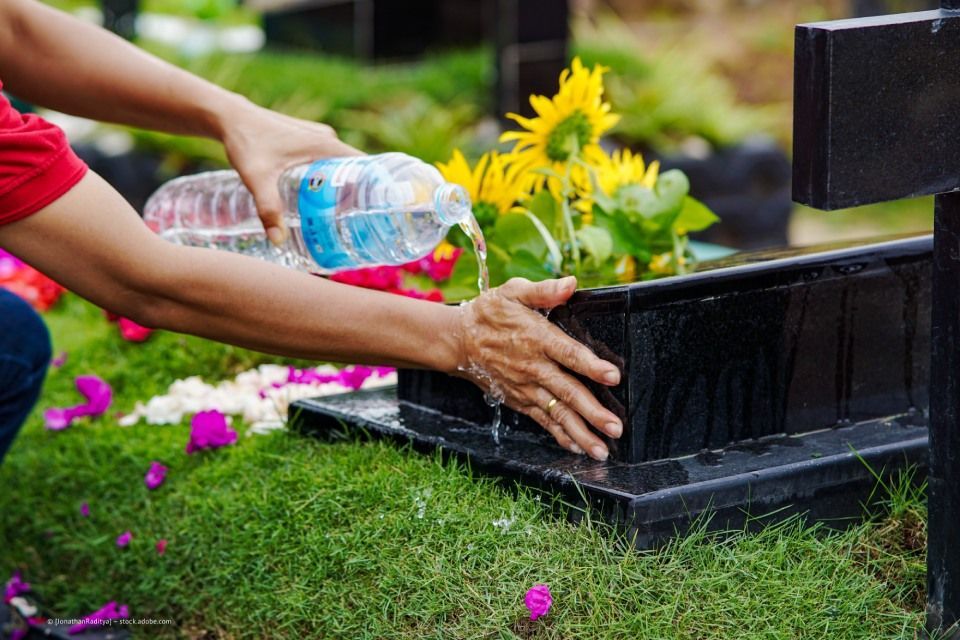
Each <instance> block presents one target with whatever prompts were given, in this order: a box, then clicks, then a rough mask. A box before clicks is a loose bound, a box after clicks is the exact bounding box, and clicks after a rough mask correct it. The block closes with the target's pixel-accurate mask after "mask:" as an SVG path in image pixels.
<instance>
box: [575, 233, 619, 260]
mask: <svg viewBox="0 0 960 640" xmlns="http://www.w3.org/2000/svg"><path fill="white" fill-rule="evenodd" d="M577 241H578V242H579V243H580V248H581V249H582V250H583V251H584V252H585V253H587V254H589V255H590V257H591V258H592V259H593V264H594V265H601V264H603V263H604V262H606V261H607V258H609V257H610V255H611V254H612V253H613V237H612V236H611V234H610V232H609V231H607V230H606V229H603V228H601V227H595V226H593V225H588V226H585V227H581V228H580V229H579V230H578V231H577Z"/></svg>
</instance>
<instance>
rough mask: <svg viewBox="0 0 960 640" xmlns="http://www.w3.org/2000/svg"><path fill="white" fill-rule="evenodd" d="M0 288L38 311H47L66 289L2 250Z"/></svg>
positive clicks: (0, 253) (0, 257) (0, 256)
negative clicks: (18, 297)
mask: <svg viewBox="0 0 960 640" xmlns="http://www.w3.org/2000/svg"><path fill="white" fill-rule="evenodd" d="M0 289H7V290H8V291H10V292H11V293H13V294H14V295H17V296H20V297H21V298H23V299H24V300H26V301H27V302H28V303H29V304H30V305H31V306H33V308H34V309H36V310H37V311H46V310H47V309H49V308H50V307H52V306H53V305H54V303H56V301H57V299H58V298H60V295H61V294H62V293H63V292H64V291H66V289H64V288H63V287H61V286H60V285H59V284H57V283H56V282H54V281H53V280H51V279H50V278H48V277H47V276H45V275H43V274H42V273H40V272H39V271H37V270H36V269H34V268H33V267H31V266H30V265H28V264H26V263H24V262H23V261H21V260H20V259H18V258H16V257H15V256H13V255H11V254H9V253H7V252H6V251H3V250H0Z"/></svg>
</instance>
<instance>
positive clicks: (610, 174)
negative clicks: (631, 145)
mask: <svg viewBox="0 0 960 640" xmlns="http://www.w3.org/2000/svg"><path fill="white" fill-rule="evenodd" d="M659 175H660V163H659V162H657V161H654V162H651V163H650V166H649V167H647V165H646V163H644V161H643V156H642V155H640V154H639V153H633V152H632V151H630V149H617V150H616V151H614V152H613V154H611V155H610V156H609V157H607V156H604V157H603V160H602V161H601V163H600V166H599V171H597V180H598V181H599V183H600V188H601V189H602V190H603V192H604V193H605V194H606V195H608V196H613V195H614V193H616V191H617V189H619V188H620V187H624V186H627V185H631V184H638V185H641V186H644V187H646V188H647V189H653V187H654V185H655V184H657V177H658V176H659Z"/></svg>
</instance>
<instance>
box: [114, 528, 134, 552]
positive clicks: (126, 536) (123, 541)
mask: <svg viewBox="0 0 960 640" xmlns="http://www.w3.org/2000/svg"><path fill="white" fill-rule="evenodd" d="M131 540H133V534H132V533H130V532H129V531H124V532H123V533H121V534H120V535H119V536H117V546H118V547H121V548H123V547H125V546H127V545H128V544H130V541H131Z"/></svg>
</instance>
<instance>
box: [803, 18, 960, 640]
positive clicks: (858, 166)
mask: <svg viewBox="0 0 960 640" xmlns="http://www.w3.org/2000/svg"><path fill="white" fill-rule="evenodd" d="M941 7H942V8H941V9H940V10H936V11H925V12H921V13H907V14H899V15H891V16H881V17H876V18H862V19H855V20H839V21H835V22H825V23H817V24H806V25H799V26H798V27H797V31H796V59H795V79H794V80H795V96H794V100H795V107H794V109H795V110H794V185H793V189H794V199H795V200H797V201H798V202H802V203H804V204H808V205H811V206H814V207H817V208H820V209H839V208H842V207H851V206H856V205H862V204H868V203H873V202H882V201H887V200H895V199H899V198H907V197H912V196H920V195H930V194H936V205H935V213H934V276H933V312H932V328H931V340H932V349H931V352H932V355H931V358H932V360H931V371H930V445H929V451H930V454H929V455H930V467H929V524H928V535H929V542H928V548H927V567H928V578H927V581H928V582H927V586H928V595H927V626H928V630H929V631H931V632H940V633H947V634H948V636H947V637H960V633H958V631H957V628H956V626H957V622H958V616H960V468H958V466H957V465H958V464H960V422H958V417H960V0H943V2H941Z"/></svg>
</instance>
